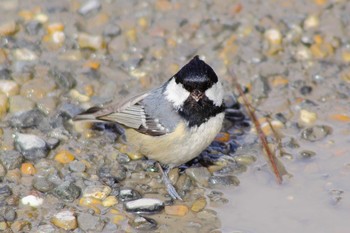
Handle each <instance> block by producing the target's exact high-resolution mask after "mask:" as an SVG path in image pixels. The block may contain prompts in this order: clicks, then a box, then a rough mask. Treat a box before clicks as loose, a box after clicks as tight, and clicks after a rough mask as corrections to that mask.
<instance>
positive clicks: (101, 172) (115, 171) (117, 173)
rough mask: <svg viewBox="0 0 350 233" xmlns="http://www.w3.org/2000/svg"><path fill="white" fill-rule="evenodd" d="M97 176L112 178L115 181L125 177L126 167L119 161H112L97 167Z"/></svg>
mask: <svg viewBox="0 0 350 233" xmlns="http://www.w3.org/2000/svg"><path fill="white" fill-rule="evenodd" d="M98 176H99V177H100V178H101V179H106V178H112V179H114V180H115V181H116V182H120V181H123V180H125V178H126V169H125V167H124V166H122V165H120V164H119V163H117V162H113V163H111V164H106V165H103V166H102V167H101V168H100V169H98Z"/></svg>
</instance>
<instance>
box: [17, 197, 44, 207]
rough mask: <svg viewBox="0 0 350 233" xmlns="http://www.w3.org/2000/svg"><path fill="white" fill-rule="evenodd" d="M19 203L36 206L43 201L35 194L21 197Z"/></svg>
mask: <svg viewBox="0 0 350 233" xmlns="http://www.w3.org/2000/svg"><path fill="white" fill-rule="evenodd" d="M21 203H22V204H23V205H29V206H31V207H34V208H37V207H39V206H41V205H42V204H43V203H44V199H43V198H41V197H38V196H35V195H28V196H25V197H22V199H21Z"/></svg>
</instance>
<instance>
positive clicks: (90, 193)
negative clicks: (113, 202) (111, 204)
mask: <svg viewBox="0 0 350 233" xmlns="http://www.w3.org/2000/svg"><path fill="white" fill-rule="evenodd" d="M111 191H112V189H111V188H110V187H109V186H106V185H95V186H88V187H86V188H85V190H84V192H83V197H92V198H96V199H98V200H104V199H105V198H106V197H107V196H108V195H109V194H110V193H111Z"/></svg>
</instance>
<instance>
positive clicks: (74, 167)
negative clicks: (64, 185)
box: [69, 160, 86, 172]
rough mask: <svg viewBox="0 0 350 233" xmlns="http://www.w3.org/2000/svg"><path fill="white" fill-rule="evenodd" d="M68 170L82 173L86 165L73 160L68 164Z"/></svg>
mask: <svg viewBox="0 0 350 233" xmlns="http://www.w3.org/2000/svg"><path fill="white" fill-rule="evenodd" d="M69 169H70V170H71V171H73V172H84V171H85V169H86V165H85V163H83V162H81V161H78V160H74V161H73V162H71V163H70V164H69Z"/></svg>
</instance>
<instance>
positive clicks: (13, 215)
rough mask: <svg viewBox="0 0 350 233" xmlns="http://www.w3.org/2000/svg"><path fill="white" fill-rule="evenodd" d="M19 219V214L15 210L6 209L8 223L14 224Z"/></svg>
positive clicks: (5, 216)
mask: <svg viewBox="0 0 350 233" xmlns="http://www.w3.org/2000/svg"><path fill="white" fill-rule="evenodd" d="M16 217H17V213H16V211H15V210H14V209H13V208H6V212H5V214H4V218H5V220H7V221H10V222H13V221H15V219H16Z"/></svg>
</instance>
